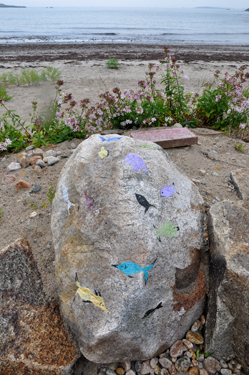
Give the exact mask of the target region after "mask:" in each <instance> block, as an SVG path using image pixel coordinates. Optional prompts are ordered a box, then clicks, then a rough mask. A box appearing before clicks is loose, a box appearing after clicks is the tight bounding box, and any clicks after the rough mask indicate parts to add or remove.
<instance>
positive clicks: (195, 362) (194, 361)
mask: <svg viewBox="0 0 249 375" xmlns="http://www.w3.org/2000/svg"><path fill="white" fill-rule="evenodd" d="M192 363H193V365H194V366H195V367H197V366H198V363H199V362H198V361H197V360H196V359H192Z"/></svg>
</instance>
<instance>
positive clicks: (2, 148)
mask: <svg viewBox="0 0 249 375" xmlns="http://www.w3.org/2000/svg"><path fill="white" fill-rule="evenodd" d="M11 143H12V141H11V140H10V139H9V138H6V139H5V141H4V142H0V151H6V150H7V147H8V146H10V145H11Z"/></svg>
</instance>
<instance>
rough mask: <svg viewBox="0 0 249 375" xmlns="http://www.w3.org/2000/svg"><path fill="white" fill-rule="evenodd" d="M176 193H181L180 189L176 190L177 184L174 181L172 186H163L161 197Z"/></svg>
mask: <svg viewBox="0 0 249 375" xmlns="http://www.w3.org/2000/svg"><path fill="white" fill-rule="evenodd" d="M174 193H176V194H179V193H178V191H176V190H175V184H174V183H173V184H172V186H165V187H164V188H162V190H161V197H171V196H172V195H173V194H174Z"/></svg>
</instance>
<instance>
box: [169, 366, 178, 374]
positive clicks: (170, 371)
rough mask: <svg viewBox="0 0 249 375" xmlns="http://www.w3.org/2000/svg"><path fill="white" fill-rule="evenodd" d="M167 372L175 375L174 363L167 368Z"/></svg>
mask: <svg viewBox="0 0 249 375" xmlns="http://www.w3.org/2000/svg"><path fill="white" fill-rule="evenodd" d="M169 373H170V375H176V374H177V372H176V368H175V365H174V364H172V367H171V368H170V369H169Z"/></svg>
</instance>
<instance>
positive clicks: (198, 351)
mask: <svg viewBox="0 0 249 375" xmlns="http://www.w3.org/2000/svg"><path fill="white" fill-rule="evenodd" d="M196 358H197V359H199V358H200V349H197V350H196Z"/></svg>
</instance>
